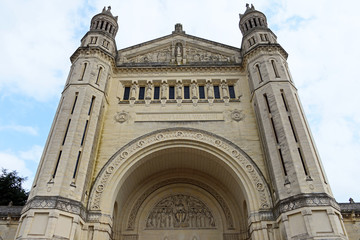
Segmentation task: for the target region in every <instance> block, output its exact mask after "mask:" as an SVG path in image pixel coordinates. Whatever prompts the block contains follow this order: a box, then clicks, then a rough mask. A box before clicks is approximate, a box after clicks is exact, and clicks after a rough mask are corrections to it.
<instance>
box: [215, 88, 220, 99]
mask: <svg viewBox="0 0 360 240" xmlns="http://www.w3.org/2000/svg"><path fill="white" fill-rule="evenodd" d="M214 97H215V98H216V99H219V98H220V89H219V86H214Z"/></svg>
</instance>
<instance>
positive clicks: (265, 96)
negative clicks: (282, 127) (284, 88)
mask: <svg viewBox="0 0 360 240" xmlns="http://www.w3.org/2000/svg"><path fill="white" fill-rule="evenodd" d="M264 99H265V103H266V106H267V109H268V111H269V113H271V108H270V104H269V99H268V97H267V95H266V94H264Z"/></svg>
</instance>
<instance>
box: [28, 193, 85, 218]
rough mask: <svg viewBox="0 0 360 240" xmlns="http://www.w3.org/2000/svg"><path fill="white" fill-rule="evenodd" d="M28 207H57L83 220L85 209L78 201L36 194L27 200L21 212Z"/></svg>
mask: <svg viewBox="0 0 360 240" xmlns="http://www.w3.org/2000/svg"><path fill="white" fill-rule="evenodd" d="M29 209H57V210H61V211H64V212H68V213H72V214H76V215H79V216H80V217H81V218H82V219H84V220H85V219H86V209H85V207H84V206H83V205H82V204H81V203H80V202H77V201H74V200H71V199H68V198H63V197H55V196H50V197H47V196H36V197H34V198H32V199H30V200H29V201H28V203H27V204H26V205H25V206H24V208H23V210H22V212H21V214H24V213H25V212H26V211H28V210H29Z"/></svg>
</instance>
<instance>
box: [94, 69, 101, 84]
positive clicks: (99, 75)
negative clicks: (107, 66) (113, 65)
mask: <svg viewBox="0 0 360 240" xmlns="http://www.w3.org/2000/svg"><path fill="white" fill-rule="evenodd" d="M102 70H103V68H102V67H100V68H99V72H98V75H97V77H96V82H95V83H96V84H99V81H100V78H101V73H102Z"/></svg>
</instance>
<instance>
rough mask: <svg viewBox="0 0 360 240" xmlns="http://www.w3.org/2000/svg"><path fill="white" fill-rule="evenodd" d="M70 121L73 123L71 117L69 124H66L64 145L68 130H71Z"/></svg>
mask: <svg viewBox="0 0 360 240" xmlns="http://www.w3.org/2000/svg"><path fill="white" fill-rule="evenodd" d="M70 123H71V119H69V122H68V124H67V126H66V130H65V135H64V139H63V142H62V145H64V144H65V140H66V136H67V133H68V131H69V127H70Z"/></svg>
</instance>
